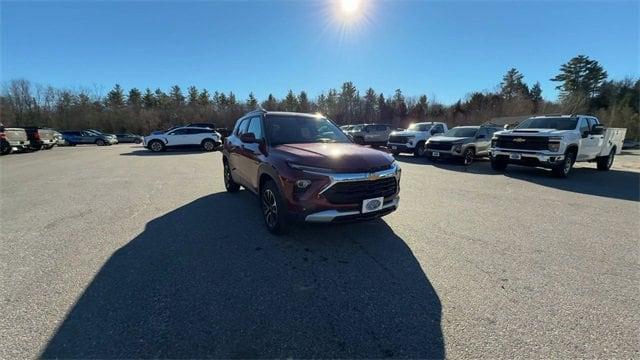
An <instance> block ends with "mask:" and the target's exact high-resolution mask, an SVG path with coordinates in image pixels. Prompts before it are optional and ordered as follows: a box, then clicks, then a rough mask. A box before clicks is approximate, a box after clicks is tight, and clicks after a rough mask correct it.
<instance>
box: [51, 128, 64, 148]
mask: <svg viewBox="0 0 640 360" xmlns="http://www.w3.org/2000/svg"><path fill="white" fill-rule="evenodd" d="M53 138H54V139H56V145H58V146H63V145H67V144H66V143H65V141H64V137H63V136H62V134H61V133H59V132H58V131H55V130H54V131H53Z"/></svg>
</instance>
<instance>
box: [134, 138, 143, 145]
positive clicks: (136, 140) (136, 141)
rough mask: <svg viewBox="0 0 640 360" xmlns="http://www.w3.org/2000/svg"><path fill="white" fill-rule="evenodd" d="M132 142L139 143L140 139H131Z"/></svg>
mask: <svg viewBox="0 0 640 360" xmlns="http://www.w3.org/2000/svg"><path fill="white" fill-rule="evenodd" d="M133 142H134V143H135V144H140V143H141V142H142V140H140V139H135V140H133Z"/></svg>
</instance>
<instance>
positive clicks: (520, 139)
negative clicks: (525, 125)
mask: <svg viewBox="0 0 640 360" xmlns="http://www.w3.org/2000/svg"><path fill="white" fill-rule="evenodd" d="M525 141H527V139H523V138H515V139H513V142H518V143H521V142H525Z"/></svg>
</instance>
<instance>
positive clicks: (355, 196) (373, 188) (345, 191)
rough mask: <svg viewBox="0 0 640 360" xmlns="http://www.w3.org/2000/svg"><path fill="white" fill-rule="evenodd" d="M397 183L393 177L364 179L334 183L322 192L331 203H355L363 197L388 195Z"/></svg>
mask: <svg viewBox="0 0 640 360" xmlns="http://www.w3.org/2000/svg"><path fill="white" fill-rule="evenodd" d="M397 189H398V183H397V181H396V178H395V177H388V178H383V179H378V180H372V181H369V180H364V181H351V182H341V183H336V184H335V185H333V186H332V187H330V188H329V189H327V190H326V191H325V192H324V196H325V197H326V198H327V200H329V202H331V203H333V204H357V203H360V202H362V201H363V200H365V199H371V198H376V197H389V196H391V195H393V194H395V193H396V191H397Z"/></svg>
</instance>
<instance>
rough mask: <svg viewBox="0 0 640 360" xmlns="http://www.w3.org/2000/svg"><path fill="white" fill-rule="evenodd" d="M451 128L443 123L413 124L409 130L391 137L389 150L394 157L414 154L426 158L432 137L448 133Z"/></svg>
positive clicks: (395, 132)
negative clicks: (428, 141)
mask: <svg viewBox="0 0 640 360" xmlns="http://www.w3.org/2000/svg"><path fill="white" fill-rule="evenodd" d="M447 130H449V128H448V127H447V124H445V123H443V122H419V123H415V124H411V125H410V126H409V128H408V129H407V130H403V131H394V132H392V133H391V135H389V142H388V143H387V148H388V149H389V150H391V153H393V155H398V154H399V153H413V155H415V156H424V155H425V154H426V152H427V148H426V145H425V144H426V143H427V140H429V138H430V137H432V136H433V135H437V134H443V133H445V132H447Z"/></svg>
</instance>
